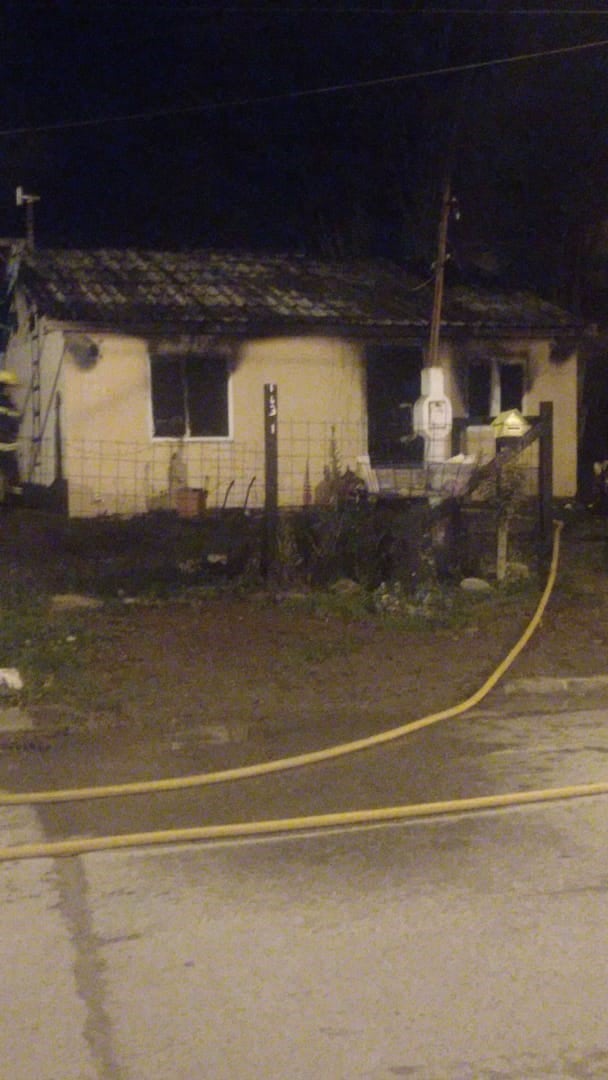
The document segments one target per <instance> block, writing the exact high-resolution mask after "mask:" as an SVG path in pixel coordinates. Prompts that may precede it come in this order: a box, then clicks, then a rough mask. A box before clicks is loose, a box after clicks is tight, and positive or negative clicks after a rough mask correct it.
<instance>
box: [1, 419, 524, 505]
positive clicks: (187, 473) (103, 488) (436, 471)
mask: <svg viewBox="0 0 608 1080" xmlns="http://www.w3.org/2000/svg"><path fill="white" fill-rule="evenodd" d="M489 431H490V429H489V428H484V429H483V431H481V433H480V429H479V428H469V429H467V430H466V433H465V435H466V437H465V440H464V442H463V447H464V449H463V452H461V453H458V454H455V455H454V456H453V457H452V458H450V459H448V460H447V461H436V460H433V458H434V456H435V455H434V454H433V448H432V446H431V447H429V446H426V447H423V448H422V450H421V453H420V457H419V460H407V453H406V454H404V460H400V461H394V462H385V461H380V462H379V461H376V460H374V461H372V460H370V457H369V455H368V442H367V427H366V424H365V423H351V424H347V423H336V424H331V423H327V422H314V421H310V422H283V423H282V424H281V425H280V427H279V438H278V505H279V506H280V507H292V508H297V507H307V506H312V505H331V504H332V502H335V501H336V499H340V498H341V497H343V496H346V497H348V496H350V495H352V494H354V493H359V492H366V493H368V494H371V495H372V496H379V497H387V498H388V497H391V496H394V497H401V498H428V499H431V500H432V501H439V500H441V499H443V498H448V497H462V496H465V495H466V494H467V493H468V491H469V489H470V488H471V487H473V488H474V493H473V495H472V497H473V498H474V499H476V500H477V501H484V500H487V499H491V498H492V497H494V495H495V494H496V485H497V483H498V484H500V483H502V485H503V490H504V487H505V483H506V481H507V480H508V483H509V484H510V485H511V487H513V488H514V489H515V488H516V489H517V493H518V494H520V495H521V496H522V497H523V496H525V497H527V498H534V497H536V496H537V494H538V476H539V447H538V442H537V441H534V440H532V441H531V442H530V443H528V444H527V445H526V446H524V447H522V448H521V451H520V452H519V453H518V455H517V456H516V458H515V459H514V460H513V461H512V462H511V464H510V465H509V471H508V473H505V472H504V471H503V472H502V474H501V476H500V477H499V478H498V479H497V477H496V476H494V475H488V476H487V478H486V479H485V480H484V481H483V482H482V483H481V484H480V483H477V486H475V483H476V479H475V478H476V477H477V476H478V475H479V472H480V470H481V472H483V470H484V468H485V467H486V466H487V465H488V463H489V462H491V461H492V460H493V459H495V457H496V451H497V443H496V439H495V438H494V436H493V435H492V433H491V431H490V433H489V434H488V432H489ZM31 450H32V447H31V443H27V442H26V441H25V440H24V442H23V444H22V446H21V453H20V457H21V461H22V464H23V467H24V474H25V472H26V468H27V463H28V462H29V461H30V460H31V456H32V455H31ZM406 450H407V448H406ZM422 451H424V453H422ZM59 454H60V461H58V455H59ZM423 458H424V460H423ZM36 461H37V465H36V468H35V470H34V472H33V473H32V475H31V476H30V479H31V480H32V481H33V482H34V483H35V484H37V485H42V486H47V487H48V486H49V485H51V484H52V482H53V480H54V479H56V478H57V476H58V475H61V476H62V477H64V478H65V479H66V481H67V488H68V493H69V513H70V515H71V516H77V517H82V516H84V517H86V516H96V515H99V514H117V515H122V516H133V515H136V514H143V513H147V512H150V511H154V510H176V511H178V513H180V514H181V515H182V516H191V517H194V516H196V515H197V514H199V513H201V512H202V511H203V510H204V509H234V508H240V509H250V510H256V509H258V510H259V509H262V508H263V507H264V505H265V492H266V473H265V452H264V445H263V442H261V441H251V442H247V441H238V440H200V439H199V440H197V439H192V440H186V439H185V440H179V439H154V440H150V441H148V442H130V441H127V440H125V441H110V440H69V439H67V440H64V441H63V444H62V446H61V449H60V450H59V448H58V447H57V445H56V441H55V440H53V439H48V440H43V441H42V442H41V443H40V445H39V447H38V453H37V455H36Z"/></svg>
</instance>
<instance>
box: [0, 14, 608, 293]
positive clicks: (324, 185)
mask: <svg viewBox="0 0 608 1080" xmlns="http://www.w3.org/2000/svg"><path fill="white" fill-rule="evenodd" d="M604 40H606V44H605V45H602V46H600V47H597V48H589V49H585V50H580V51H576V52H570V53H566V54H564V55H552V56H545V57H544V58H540V59H530V60H527V61H521V62H517V63H502V64H495V65H487V66H482V67H478V66H476V65H478V64H480V63H483V64H485V62H486V61H488V60H493V59H496V58H507V57H514V56H519V55H521V54H528V53H532V52H543V51H544V52H547V51H549V50H557V49H564V48H569V47H572V46H574V45H577V44H582V43H589V42H602V41H604ZM0 57H1V70H2V91H1V94H0V129H1V130H2V134H1V135H0V235H2V236H15V235H20V234H23V232H24V227H25V222H24V215H23V211H19V210H17V209H16V207H15V205H14V204H15V187H16V186H17V185H18V184H20V185H23V187H24V189H25V190H26V191H27V192H34V193H36V194H37V195H39V196H40V197H41V202H40V204H39V205H38V206H37V207H36V240H37V243H38V245H39V246H52V245H64V246H72V247H75V246H87V247H100V246H110V245H114V246H128V245H131V246H148V247H165V248H173V249H178V248H185V247H194V246H196V247H214V248H223V249H226V248H228V249H252V248H254V249H257V250H267V251H301V252H306V253H310V254H314V255H322V256H326V257H327V256H330V257H334V256H337V257H342V256H359V255H384V256H388V257H391V258H393V259H397V260H399V261H402V262H403V261H405V260H420V261H421V263H426V264H427V265H428V263H429V262H430V260H431V259H432V256H433V250H434V243H435V235H436V229H437V219H438V212H439V197H440V190H441V183H442V177H443V175H444V173H445V170H446V168H447V165H448V162H449V163H450V171H451V175H452V182H453V188H454V191H455V194H456V195H457V197H458V202H459V207H460V211H461V217H460V220H459V221H458V222H455V221H454V222H453V223H452V226H451V230H450V248H451V254H452V266H453V272H454V273H467V274H472V275H478V276H481V277H482V278H484V277H489V278H494V277H495V276H498V277H499V278H500V279H504V280H505V281H510V282H513V283H517V284H524V285H534V286H535V287H537V288H538V289H539V290H540V291H542V292H544V293H545V295H548V296H550V297H551V298H556V299H560V300H561V301H562V302H566V303H568V304H569V306H571V307H572V306H574V307H577V308H582V309H583V310H585V309H587V310H589V309H591V310H595V309H596V308H597V306H598V304H599V303H601V302H602V301H603V298H605V296H606V295H608V294H607V293H606V291H605V290H606V284H605V281H604V278H606V281H607V282H608V275H607V274H606V272H605V269H604V263H605V262H606V252H608V228H607V227H606V226H605V225H604V223H607V222H608V175H607V174H608V109H607V108H606V102H607V101H608V4H607V3H606V2H605V0H595V3H592V2H589V3H576V2H574V3H573V2H567V0H549V3H546V4H545V5H541V4H539V3H537V4H532V3H525V2H524V3H516V2H515V0H510V2H498V3H496V2H495V3H489V2H481V3H480V2H477V3H475V2H472V3H463V2H461V3H449V2H447V3H443V4H439V3H437V2H435V3H425V2H406V3H398V2H395V3H391V4H389V3H378V2H376V3H365V4H364V3H355V4H349V3H339V2H338V3H335V4H333V5H326V4H324V5H320V4H317V3H314V2H312V3H304V4H302V3H300V4H297V3H296V4H292V3H288V2H284V3H278V4H256V3H255V2H253V3H249V4H243V3H240V4H239V3H235V4H233V3H224V4H213V3H207V4H204V3H195V2H191V3H188V2H186V0H174V2H172V3H171V2H166V3H161V2H155V0H148V2H145V0H137V2H129V0H118V2H114V0H100V2H98V0H81V2H72V3H68V2H63V3H62V2H60V0H55V2H53V0H38V2H35V0H8V2H6V0H5V7H4V13H3V14H2V15H0ZM465 66H468V69H467V70H452V71H448V72H445V71H444V72H443V73H440V74H437V73H436V74H427V75H425V76H424V77H416V78H412V77H411V76H412V75H416V74H417V73H420V72H436V71H437V69H445V68H462V67H465ZM404 76H407V77H404ZM393 79H394V80H396V81H392V80H393ZM380 80H385V81H380ZM363 83H375V84H376V85H368V86H365V85H356V84H363ZM336 86H346V87H348V88H347V89H343V90H340V91H337V92H326V91H328V88H332V87H336ZM309 90H322V91H324V92H322V93H315V94H308V93H303V91H309ZM261 99H265V100H261ZM134 114H146V115H145V116H143V117H142V116H134ZM153 114H157V115H153ZM158 114H161V115H158ZM163 114H164V115H163ZM121 117H132V118H131V119H120V118H121ZM90 121H100V122H99V123H97V122H96V123H93V124H90ZM18 129H27V130H18ZM603 229H604V231H602V230H603ZM604 249H606V250H604Z"/></svg>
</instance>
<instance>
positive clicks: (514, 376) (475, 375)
mask: <svg viewBox="0 0 608 1080" xmlns="http://www.w3.org/2000/svg"><path fill="white" fill-rule="evenodd" d="M467 382H468V408H469V418H470V419H478V420H482V419H483V420H487V419H488V418H489V417H490V416H497V415H498V413H500V412H505V411H506V410H508V409H519V410H520V411H521V409H522V408H523V400H524V365H523V364H522V363H518V362H510V361H500V360H488V361H487V362H486V361H473V362H472V363H470V364H469V368H468V380H467Z"/></svg>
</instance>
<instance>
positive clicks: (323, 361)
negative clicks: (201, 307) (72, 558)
mask: <svg viewBox="0 0 608 1080" xmlns="http://www.w3.org/2000/svg"><path fill="white" fill-rule="evenodd" d="M74 335H75V332H74V334H73V333H72V332H71V331H61V330H58V329H55V330H52V329H48V328H47V333H46V334H45V335H44V337H43V339H42V340H43V342H44V345H43V351H42V355H41V363H40V372H41V383H42V415H43V416H45V415H46V414H47V412H48V416H49V421H48V424H47V428H46V430H45V432H44V439H43V443H42V446H41V467H40V469H39V470H38V472H37V474H36V475H35V476H33V477H32V479H33V480H36V481H38V482H41V483H45V484H46V483H50V482H51V481H52V479H53V477H54V464H55V463H54V439H53V433H54V423H55V420H54V408H53V406H52V405H51V408H50V410H49V402H50V400H51V392H52V391H53V390H54V389H55V388H57V389H59V390H60V391H61V432H62V446H63V473H64V476H65V478H66V479H67V481H68V497H69V512H70V514H71V515H73V516H92V515H97V514H125V515H129V514H135V513H143V512H145V511H146V510H149V509H154V508H167V507H172V506H174V505H175V497H176V489H177V487H178V486H187V487H190V488H195V489H205V490H206V491H207V492H208V500H207V504H208V505H210V506H217V505H220V506H221V505H223V504H224V503H225V504H226V505H227V506H243V505H244V503H245V500H246V499H247V505H248V506H252V507H255V506H261V505H263V501H264V384H265V383H275V384H276V385H277V387H278V406H279V502H280V504H281V505H283V506H286V505H301V504H302V502H303V501H304V499H305V487H306V486H307V485H309V488H310V492H311V495H312V497H313V498H314V489H315V487H316V485H317V484H318V483H319V482H320V481H321V479H322V477H323V469H324V466H328V465H329V464H330V458H331V450H330V446H331V442H332V438H333V439H334V444H335V448H336V451H337V454H338V459H339V462H340V466H341V468H343V469H345V468H347V467H350V468H352V469H353V470H354V469H355V466H356V460H357V457H358V456H359V455H361V454H363V453H365V452H366V450H367V428H366V423H365V410H366V403H365V375H364V363H363V359H362V353H361V350H360V349H359V347H357V346H351V345H349V344H347V343H344V342H342V341H339V340H336V339H329V338H323V337H314V338H312V337H310V338H309V337H302V338H277V339H265V340H258V341H254V342H249V343H245V344H243V345H242V346H241V347H240V349H238V350H237V359H236V361H235V364H234V367H233V371H232V374H231V376H230V384H229V409H230V437H229V438H225V439H202V438H193V439H183V440H179V439H156V438H154V437H153V419H152V401H151V380H150V359H149V348H148V343H147V342H146V341H145V340H144V339H143V338H136V337H129V336H124V335H120V334H94V333H92V334H89V335H87V340H89V341H90V342H91V343H92V344H94V345H95V346H96V347H97V349H98V355H97V358H96V359H95V360H94V361H93V362H91V363H90V364H84V365H82V364H79V362H78V359H77V356H76V355H75V353H77V350H76V349H73V348H72V347H71V345H72V344H73V342H74V341H75V340H77V336H76V337H75V336H74ZM82 336H83V335H82V334H81V335H80V339H82ZM8 360H9V364H10V366H11V367H12V368H13V369H14V370H15V371H17V372H18V373H19V375H20V378H21V379H22V381H23V383H24V386H29V383H30V380H31V342H30V341H29V339H28V336H27V334H26V333H22V334H19V335H15V336H14V337H13V339H12V344H11V350H10V356H9V358H8ZM22 432H23V435H24V436H25V441H26V443H27V441H28V440H29V439H30V437H31V433H32V423H31V397H30V402H29V407H28V409H27V411H26V416H25V420H24V424H23V429H22Z"/></svg>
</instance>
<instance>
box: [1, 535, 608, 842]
mask: <svg viewBox="0 0 608 1080" xmlns="http://www.w3.org/2000/svg"><path fill="white" fill-rule="evenodd" d="M561 529H562V523H561V522H556V524H555V532H554V543H553V554H552V559H551V566H550V570H549V575H548V578H547V583H546V585H545V589H544V591H543V594H542V596H541V598H540V601H539V603H538V606H537V608H536V611H535V613H534V615H533V617H532V619H531V620H530V623H529V624H528V626H527V627H526V629H525V631H524V633H523V634H522V636H521V637H520V639H519V641H518V642H517V643H516V644H515V645H514V647H513V648H512V649H511V651H510V652H509V653H508V654H507V656H506V657H505V658H504V660H503V661H502V662H501V663H500V664H499V666H498V667H497V668H496V670H495V671H494V672H493V673H492V674H491V675H490V676H489V678H488V679H486V681H485V682H484V683H483V685H482V686H481V687H480V688H479V689H478V690H477V691H476V692H475V693H474V694H472V695H471V696H470V697H468V698H466V700H465V701H462V702H460V704H458V705H454V706H451V707H450V708H448V709H443V710H442V711H440V712H436V713H432V714H431V715H429V716H425V717H422V718H421V719H420V720H414V721H412V722H411V723H408V724H403V725H401V726H399V727H395V728H390V729H389V730H387V731H383V732H379V733H378V734H376V735H371V736H368V737H367V738H362V739H356V740H354V741H352V742H348V743H341V744H340V745H338V746H331V747H328V748H326V749H324V750H316V751H313V752H311V753H307V754H298V755H295V756H292V757H286V758H280V759H277V760H275V761H268V762H260V763H258V764H254V765H245V766H242V767H240V768H234V769H224V770H222V771H220V772H212V773H200V774H198V775H194V776H183V777H170V778H167V779H164V780H150V781H137V782H133V783H125V784H110V785H106V786H102V787H88V788H66V789H63V790H55V791H36V792H25V793H18V794H16V793H9V792H1V793H0V806H15V805H28V806H29V805H35V804H41V803H45V804H48V803H55V802H75V801H81V800H90V799H105V798H112V797H116V796H125V795H143V794H156V793H159V792H165V791H177V790H180V789H184V788H192V787H203V786H206V785H209V784H219V783H225V782H227V781H230V780H243V779H249V778H251V777H257V776H263V775H266V774H268V773H273V772H281V771H285V770H287V769H296V768H301V767H303V766H305V765H312V764H315V763H317V762H323V761H329V760H331V759H333V758H337V757H342V756H345V755H347V754H353V753H355V752H356V751H358V750H365V749H369V748H371V747H375V746H380V745H382V744H383V743H387V742H391V741H393V740H395V739H399V738H402V737H403V736H405V735H409V734H410V733H411V732H414V731H420V730H421V729H422V728H425V727H430V726H431V725H433V724H437V723H438V722H439V721H440V720H447V719H449V718H450V717H453V716H459V715H461V714H462V713H464V712H466V711H467V710H469V709H471V708H473V706H475V705H477V704H478V703H479V702H480V701H481V700H482V699H483V698H484V697H486V695H487V694H489V692H490V691H491V690H492V689H493V688H494V687H495V686H496V684H497V682H498V681H499V679H501V678H502V676H503V675H504V673H505V672H506V671H507V670H508V668H509V667H510V666H511V664H512V663H513V662H514V660H515V659H516V657H517V656H519V654H520V653H521V651H522V650H523V649H524V647H525V646H526V644H527V643H528V641H529V640H530V638H531V637H532V634H533V633H534V631H535V630H536V628H537V627H538V625H539V623H540V621H541V619H542V616H543V614H544V611H545V608H546V606H547V603H548V602H549V598H550V596H551V593H552V591H553V587H554V584H555V579H556V576H557V567H558V560H559V546H560V534H561ZM606 793H608V782H606V783H596V784H579V785H575V786H571V787H565V788H549V789H545V790H540V791H528V792H525V791H520V792H514V793H508V794H502V795H488V796H479V797H476V798H470V799H456V800H450V801H444V802H436V803H419V804H416V805H407V806H394V807H380V808H377V809H371V810H350V811H342V812H339V813H331V814H321V815H312V816H308V817H297V818H284V819H275V820H270V821H258V822H236V823H233V824H228V825H208V826H200V827H195V828H184V829H171V830H159V831H155V832H149V833H130V834H125V835H118V836H105V837H104V836H102V837H86V838H83V839H70V840H61V841H54V842H48V843H34V844H21V845H15V846H13V847H0V861H7V860H14V859H27V858H40V857H43V856H48V857H52V856H57V855H64V856H65V855H79V854H84V853H85V852H91V851H101V850H107V849H109V848H123V847H133V846H143V845H151V844H168V843H185V842H191V841H200V840H212V839H221V838H227V837H231V838H235V837H242V836H251V835H258V836H259V835H268V834H270V833H280V832H292V831H296V830H311V829H320V828H329V827H332V826H333V827H336V826H349V825H350V826H353V825H364V824H372V823H377V822H383V821H396V820H400V819H404V818H420V817H428V816H434V815H438V814H450V813H463V812H466V811H472V810H491V809H496V808H499V807H508V806H516V805H521V804H524V803H525V804H529V803H542V802H549V801H555V800H558V799H568V798H580V797H582V796H590V795H603V794H606Z"/></svg>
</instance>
